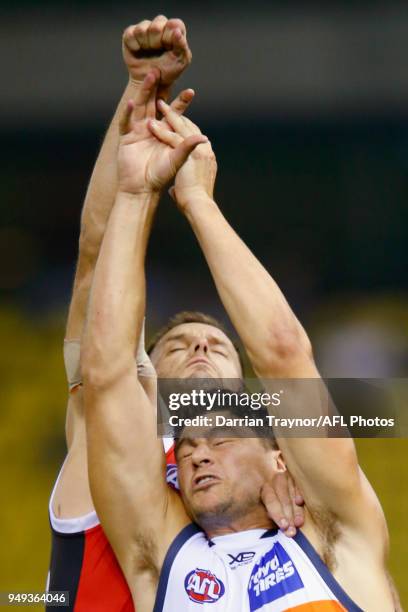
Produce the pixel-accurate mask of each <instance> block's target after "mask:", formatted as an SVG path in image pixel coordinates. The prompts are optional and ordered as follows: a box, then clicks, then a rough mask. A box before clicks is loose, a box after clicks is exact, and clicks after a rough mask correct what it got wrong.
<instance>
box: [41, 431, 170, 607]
mask: <svg viewBox="0 0 408 612" xmlns="http://www.w3.org/2000/svg"><path fill="white" fill-rule="evenodd" d="M163 443H164V448H165V451H166V460H167V482H168V483H169V484H170V485H172V486H174V487H176V488H177V466H176V460H175V457H174V444H173V441H172V440H170V439H166V438H165V439H163ZM58 480H59V477H58V479H57V482H56V483H55V486H54V491H55V489H56V486H57V484H58ZM54 491H53V493H52V495H51V499H50V505H49V515H50V523H51V531H52V547H51V562H50V572H49V578H48V590H50V591H68V592H69V606H68V607H66V608H64V610H67V612H134V610H135V609H134V606H133V601H132V596H131V593H130V590H129V587H128V585H127V582H126V580H125V577H124V575H123V573H122V570H121V568H120V566H119V564H118V562H117V560H116V557H115V554H114V552H113V550H112V548H111V546H110V544H109V542H108V540H107V538H106V536H105V533H104V531H103V529H102V526H101V524H100V522H99V519H98V516H97V514H96V512H90V513H89V514H86V515H85V516H80V517H77V518H72V519H59V518H57V517H56V516H55V515H54V512H53V510H52V502H53V497H54ZM48 609H49V610H50V611H51V608H48V607H47V610H48ZM52 610H54V608H52Z"/></svg>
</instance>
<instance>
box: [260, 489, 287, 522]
mask: <svg viewBox="0 0 408 612" xmlns="http://www.w3.org/2000/svg"><path fill="white" fill-rule="evenodd" d="M262 499H263V503H264V505H265V507H266V510H267V512H268V515H269V516H270V518H271V519H272V520H273V522H274V523H275V524H276V525H278V527H280V528H281V529H282V530H284V529H287V528H288V527H289V521H288V520H287V518H286V517H285V516H284V513H283V509H282V505H281V503H280V500H279V499H278V498H277V497H276V495H275V493H273V494H271V493H268V494H264V495H263V498H262Z"/></svg>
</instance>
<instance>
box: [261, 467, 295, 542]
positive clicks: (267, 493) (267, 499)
mask: <svg viewBox="0 0 408 612" xmlns="http://www.w3.org/2000/svg"><path fill="white" fill-rule="evenodd" d="M262 499H263V502H264V504H265V506H266V508H267V510H268V513H269V516H270V517H271V518H272V520H273V521H274V522H275V523H276V524H277V525H279V527H280V528H281V529H282V530H285V532H287V535H294V533H292V532H293V531H295V532H296V530H295V521H294V516H293V511H292V506H291V500H290V495H289V489H288V480H287V477H286V473H285V474H279V475H276V476H275V478H274V480H273V484H266V485H265V487H264V489H263V498H262ZM272 512H273V514H272Z"/></svg>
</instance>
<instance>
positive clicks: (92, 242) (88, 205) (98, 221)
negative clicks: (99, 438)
mask: <svg viewBox="0 0 408 612" xmlns="http://www.w3.org/2000/svg"><path fill="white" fill-rule="evenodd" d="M122 51H123V59H124V62H125V64H126V67H127V69H128V73H129V81H128V84H127V86H126V88H125V91H124V93H123V95H122V98H121V100H120V101H119V104H118V107H117V109H116V111H115V114H114V116H113V119H112V122H111V124H110V126H109V128H108V131H107V133H106V135H105V138H104V141H103V144H102V147H101V149H100V152H99V155H98V158H97V160H96V163H95V167H94V170H93V173H92V176H91V180H90V183H89V186H88V190H87V193H86V197H85V202H84V207H83V210H82V214H81V232H80V238H79V255H78V262H77V268H76V272H75V279H74V286H73V292H72V298H71V303H70V307H69V314H68V321H67V326H66V333H65V345H64V356H65V362H66V369H67V374H68V379H69V388H70V394H69V400H68V407H67V419H66V440H67V447H68V451H69V452H68V457H67V460H66V463H65V468H64V471H63V474H62V478H61V479H60V480H59V483H58V486H57V489H56V491H55V495H54V502H53V508H54V512H55V514H56V515H57V516H58V517H60V518H61V517H72V516H78V515H82V514H86V513H88V512H90V511H91V510H92V509H93V503H92V499H91V496H90V492H89V484H88V476H87V469H86V461H87V457H86V439H85V423H84V416H83V398H82V388H81V386H80V384H79V383H80V382H81V373H80V368H79V361H80V338H81V335H82V332H83V326H84V321H85V314H86V308H87V304H88V299H89V292H90V287H91V283H92V278H93V273H94V269H95V264H96V260H97V257H98V253H99V249H100V245H101V242H102V238H103V235H104V232H105V228H106V224H107V221H108V218H109V214H110V212H111V209H112V206H113V202H114V200H115V195H116V192H117V182H118V179H117V148H118V143H119V118H120V117H121V116H122V114H123V111H124V109H125V108H126V105H127V102H128V101H129V99H133V100H135V101H136V105H137V109H135V110H136V111H137V112H138V113H139V115H140V116H141V117H143V118H144V116H145V115H144V101H143V100H144V97H143V92H142V83H143V79H144V77H145V76H146V74H147V73H148V71H149V70H151V69H155V70H158V71H159V74H160V82H159V89H160V95H161V96H162V97H164V98H167V97H168V95H169V89H170V87H171V85H172V83H173V82H174V81H175V80H176V79H177V77H178V76H179V75H180V74H181V73H182V72H183V70H184V69H185V68H186V67H187V66H188V65H189V63H190V61H191V51H190V49H189V47H188V43H187V39H186V28H185V25H184V23H183V22H182V21H181V20H180V19H169V20H168V19H167V18H166V17H164V16H162V15H159V16H158V17H156V18H155V19H153V20H152V21H149V20H144V21H142V22H140V23H139V24H137V25H132V26H129V27H128V28H127V29H126V30H125V32H124V34H123V38H122ZM192 97H193V92H192V91H191V90H185V91H183V92H182V93H181V94H180V95H179V96H178V97H177V98H176V100H175V101H174V102H173V103H172V107H173V108H174V110H176V111H177V112H184V110H185V109H186V108H187V106H188V104H189V102H190V101H191V99H192ZM135 114H137V113H135Z"/></svg>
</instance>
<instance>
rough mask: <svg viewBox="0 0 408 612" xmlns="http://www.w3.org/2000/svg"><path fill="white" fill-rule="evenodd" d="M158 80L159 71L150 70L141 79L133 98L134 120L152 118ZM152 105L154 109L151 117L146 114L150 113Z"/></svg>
mask: <svg viewBox="0 0 408 612" xmlns="http://www.w3.org/2000/svg"><path fill="white" fill-rule="evenodd" d="M159 79H160V71H159V70H157V69H153V70H150V71H149V72H148V73H147V75H146V76H145V78H144V79H143V83H142V85H141V86H140V87H139V88H138V90H137V93H136V95H135V97H134V102H135V109H134V118H135V119H136V120H140V119H144V118H145V117H146V116H149V117H150V116H154V114H155V112H156V102H155V96H156V90H157V86H158V83H159ZM152 100H153V102H152ZM152 103H153V107H154V113H153V115H151V114H148V113H151V112H152V108H151V107H152Z"/></svg>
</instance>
